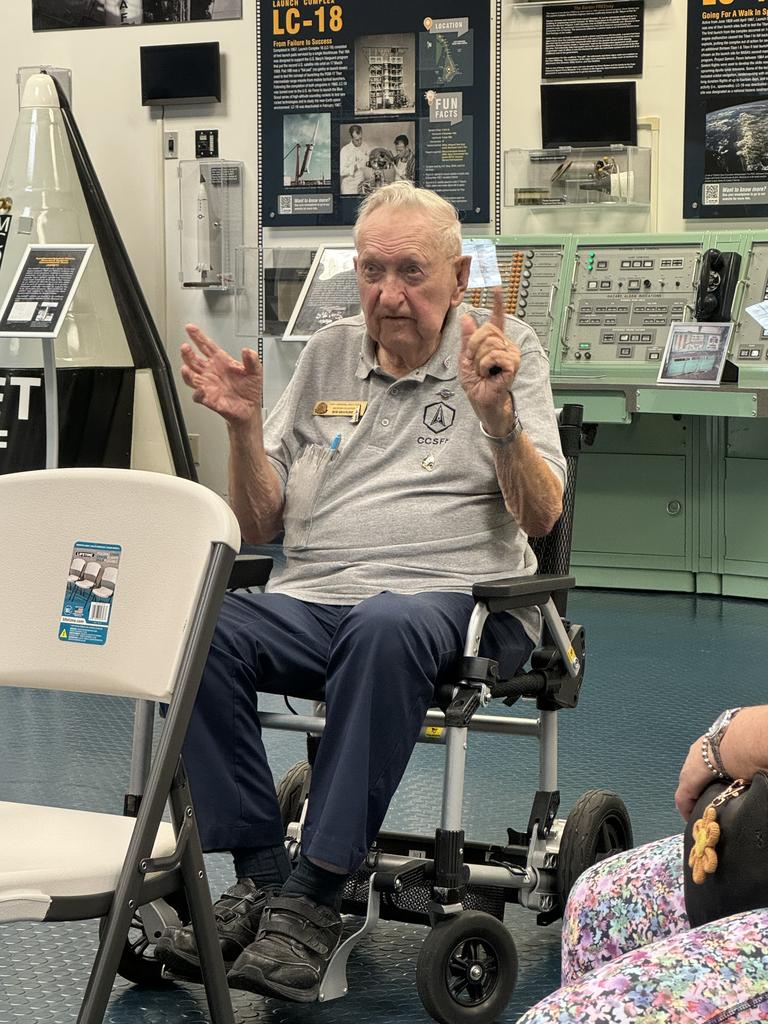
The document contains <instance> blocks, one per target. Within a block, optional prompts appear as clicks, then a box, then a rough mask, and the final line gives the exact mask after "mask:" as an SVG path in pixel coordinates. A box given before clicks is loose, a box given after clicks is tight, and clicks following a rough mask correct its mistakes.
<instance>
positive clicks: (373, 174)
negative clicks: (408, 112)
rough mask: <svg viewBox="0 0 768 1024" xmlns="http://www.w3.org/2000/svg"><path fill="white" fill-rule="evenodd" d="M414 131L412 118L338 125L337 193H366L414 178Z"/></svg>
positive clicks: (414, 126) (362, 194) (346, 194)
mask: <svg viewBox="0 0 768 1024" xmlns="http://www.w3.org/2000/svg"><path fill="white" fill-rule="evenodd" d="M415 133H416V123H415V122H414V121H376V122H373V123H372V122H364V123H361V124H358V123H356V122H355V123H353V124H343V125H341V128H340V148H339V177H340V188H339V192H340V194H341V195H342V196H366V195H368V194H369V193H371V192H375V191H376V189H377V188H380V187H381V186H382V185H388V184H389V183H390V182H391V181H398V180H402V179H405V180H407V181H415V180H416V146H415V140H416V134H415Z"/></svg>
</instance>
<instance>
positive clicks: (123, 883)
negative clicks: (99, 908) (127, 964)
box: [77, 868, 143, 1024]
mask: <svg viewBox="0 0 768 1024" xmlns="http://www.w3.org/2000/svg"><path fill="white" fill-rule="evenodd" d="M142 885H143V879H142V876H141V875H140V874H139V872H138V868H137V870H136V872H135V878H132V879H126V877H125V873H123V875H121V878H120V883H118V887H117V889H116V890H115V899H114V901H113V903H112V909H111V910H110V912H109V916H108V918H107V926H106V929H105V931H104V934H103V936H102V940H101V943H100V945H99V948H98V950H97V952H96V959H95V960H94V962H93V967H92V969H91V976H90V978H89V979H88V985H87V987H86V990H85V996H84V997H83V1002H82V1004H81V1006H80V1012H79V1013H78V1015H77V1024H102V1021H103V1020H104V1014H105V1013H106V1011H107V1003H108V1002H109V997H110V996H111V994H112V988H113V986H114V984H115V976H116V975H117V968H118V964H119V963H120V955H121V953H122V951H123V948H124V946H125V942H126V939H127V937H128V930H129V928H130V925H131V920H132V918H133V914H134V911H135V910H136V908H137V905H138V903H139V902H140V900H139V894H140V892H141V889H142Z"/></svg>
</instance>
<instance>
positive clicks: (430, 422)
mask: <svg viewBox="0 0 768 1024" xmlns="http://www.w3.org/2000/svg"><path fill="white" fill-rule="evenodd" d="M455 419H456V410H455V409H454V408H453V406H450V405H446V403H445V402H432V403H431V404H430V405H427V406H425V407H424V418H423V423H424V426H425V427H426V428H427V429H428V430H431V431H432V433H433V434H442V432H443V431H444V430H447V429H448V428H449V427H452V426H453V421H454V420H455Z"/></svg>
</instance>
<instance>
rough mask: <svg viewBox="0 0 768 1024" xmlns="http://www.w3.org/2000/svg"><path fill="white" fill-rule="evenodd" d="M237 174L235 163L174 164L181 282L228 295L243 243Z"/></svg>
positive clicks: (240, 184) (240, 177)
mask: <svg viewBox="0 0 768 1024" xmlns="http://www.w3.org/2000/svg"><path fill="white" fill-rule="evenodd" d="M243 172H244V165H243V164H242V163H241V162H240V161H238V160H182V161H181V163H180V164H179V199H180V217H179V229H180V241H181V274H180V277H181V283H182V285H183V286H184V287H185V288H210V289H217V290H219V291H228V290H229V289H231V288H233V287H234V284H235V250H236V248H237V247H238V246H241V245H242V244H243Z"/></svg>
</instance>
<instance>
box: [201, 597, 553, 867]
mask: <svg viewBox="0 0 768 1024" xmlns="http://www.w3.org/2000/svg"><path fill="white" fill-rule="evenodd" d="M472 607H473V601H472V598H471V597H470V596H469V595H466V594H454V593H425V594H415V595H402V594H392V593H388V592H384V593H381V594H377V595H376V596H375V597H371V598H368V599H367V600H365V601H362V602H360V603H359V604H356V605H320V604H309V603H307V602H305V601H299V600H297V599H296V598H292V597H287V596H285V595H284V594H229V595H227V596H226V598H225V600H224V604H223V605H222V610H221V615H220V617H219V622H218V625H217V627H216V632H215V634H214V638H213V643H212V645H211V650H210V654H209V656H208V661H207V663H206V667H205V671H204V673H203V678H202V682H201V685H200V692H199V694H198V698H197V703H196V705H195V710H194V713H193V715H192V721H191V723H190V728H189V732H188V734H187V739H186V742H185V745H184V760H185V764H186V768H187V772H188V774H189V778H190V783H191V787H192V794H193V796H194V799H195V806H196V809H197V815H198V824H199V828H200V836H201V839H202V843H203V848H204V849H205V850H235V849H238V848H242V847H267V846H277V845H280V844H281V843H282V841H283V828H282V824H281V820H280V809H279V807H278V803H277V798H276V796H275V787H274V783H273V780H272V773H271V771H270V769H269V765H268V763H267V758H266V753H265V751H264V745H263V743H262V738H261V728H260V725H259V720H258V717H257V713H256V712H257V707H258V693H259V691H262V692H266V693H280V694H286V695H289V696H293V697H305V698H308V699H310V700H324V701H325V702H326V727H325V733H324V735H323V737H322V739H321V741H320V744H319V750H318V753H317V757H316V760H315V763H314V766H313V770H312V783H311V789H310V796H309V809H308V814H307V820H306V824H305V827H304V832H303V837H302V849H303V852H304V853H305V854H307V855H308V856H311V857H312V858H314V859H315V860H320V861H325V862H326V863H329V864H332V865H334V866H336V867H338V868H340V869H342V870H345V871H349V872H351V871H354V870H355V869H356V868H357V867H358V866H359V865H360V864H361V863H362V861H363V860H364V859H365V856H366V854H367V852H368V848H369V846H370V844H371V842H372V840H373V839H374V838H375V836H376V834H377V833H378V831H379V828H380V826H381V823H382V822H383V820H384V816H385V814H386V812H387V807H388V806H389V802H390V800H391V799H392V797H393V795H394V793H395V790H396V789H397V785H398V783H399V781H400V779H401V778H402V775H403V772H404V771H405V768H406V766H407V764H408V759H409V757H410V755H411V751H412V750H413V747H414V745H415V743H416V739H417V737H418V734H419V730H420V728H421V726H422V724H423V721H424V715H425V712H426V711H427V709H428V707H429V706H430V702H431V700H432V695H433V692H434V687H435V685H436V684H437V683H440V682H442V681H443V680H449V679H452V678H455V677H456V675H457V670H458V664H459V658H460V656H461V652H462V649H463V645H464V636H465V633H466V629H467V626H468V624H469V618H470V614H471V612H472ZM532 646H533V645H532V643H531V641H530V639H529V638H528V637H527V636H526V634H525V632H524V630H523V628H522V626H521V625H520V623H519V622H518V620H517V619H515V618H513V617H512V616H510V615H507V614H504V613H502V614H497V615H492V616H491V617H490V618H489V620H488V622H487V623H486V626H485V630H484V632H483V643H482V645H481V649H480V654H481V655H482V656H484V657H491V658H497V659H498V660H499V661H500V662H501V669H502V671H503V672H508V673H512V672H514V671H515V670H516V669H517V668H518V667H519V666H520V665H521V664H522V663H523V662H525V661H526V660H527V658H528V655H529V654H530V652H531V649H532Z"/></svg>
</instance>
